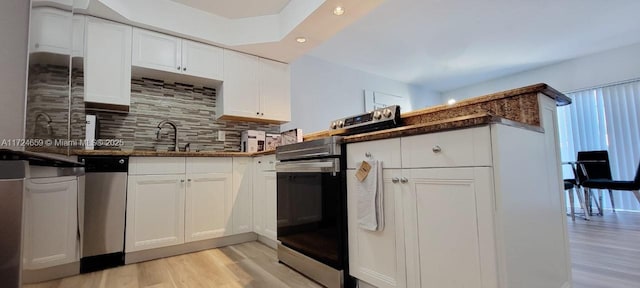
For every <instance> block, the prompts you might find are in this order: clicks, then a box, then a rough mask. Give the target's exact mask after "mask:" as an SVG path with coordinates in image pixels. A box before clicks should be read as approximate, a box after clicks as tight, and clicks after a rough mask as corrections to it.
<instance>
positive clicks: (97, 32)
mask: <svg viewBox="0 0 640 288" xmlns="http://www.w3.org/2000/svg"><path fill="white" fill-rule="evenodd" d="M85 28H86V29H85V58H84V85H85V86H84V92H85V95H84V97H85V98H84V101H85V102H87V104H88V105H90V104H91V103H95V104H104V105H107V106H106V107H107V108H110V109H118V110H122V109H123V107H126V110H128V106H129V104H130V101H131V26H127V25H122V24H118V23H115V22H111V21H107V20H102V19H98V18H94V17H87V21H86V27H85ZM114 105H115V106H117V108H116V107H114Z"/></svg>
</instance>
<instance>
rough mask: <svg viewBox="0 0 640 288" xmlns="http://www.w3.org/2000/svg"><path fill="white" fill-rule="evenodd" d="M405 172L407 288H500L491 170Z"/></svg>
mask: <svg viewBox="0 0 640 288" xmlns="http://www.w3.org/2000/svg"><path fill="white" fill-rule="evenodd" d="M402 173H403V176H404V177H406V179H408V182H407V183H404V184H401V185H402V186H403V190H404V191H403V194H404V195H405V196H406V197H405V199H404V205H403V206H404V213H405V235H406V251H407V254H406V257H407V264H406V269H407V287H484V288H490V287H497V275H496V274H495V266H496V258H495V256H494V255H495V245H494V243H495V242H494V238H493V236H492V235H493V233H492V231H493V229H492V227H493V215H492V212H493V209H492V207H491V203H493V202H492V201H486V200H488V199H493V198H492V186H493V185H492V181H491V179H492V176H491V168H442V169H404V170H402Z"/></svg>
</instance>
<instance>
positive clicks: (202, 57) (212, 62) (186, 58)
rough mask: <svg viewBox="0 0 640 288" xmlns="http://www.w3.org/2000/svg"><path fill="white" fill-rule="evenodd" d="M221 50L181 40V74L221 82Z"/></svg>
mask: <svg viewBox="0 0 640 288" xmlns="http://www.w3.org/2000/svg"><path fill="white" fill-rule="evenodd" d="M222 51H223V49H222V48H219V47H215V46H211V45H206V44H202V43H198V42H193V41H189V40H182V72H183V73H184V74H187V75H192V76H197V77H202V78H207V79H216V80H223V75H222V68H223V67H222V63H223V60H222V53H223V52H222Z"/></svg>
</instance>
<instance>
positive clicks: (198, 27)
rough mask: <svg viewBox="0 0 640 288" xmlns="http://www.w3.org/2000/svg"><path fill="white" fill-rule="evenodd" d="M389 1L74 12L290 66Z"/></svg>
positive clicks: (200, 1) (157, 3) (115, 2)
mask: <svg viewBox="0 0 640 288" xmlns="http://www.w3.org/2000/svg"><path fill="white" fill-rule="evenodd" d="M43 1H53V0H43ZM56 1H58V0H56ZM384 1H385V0H366V1H362V0H233V1H232V0H135V1H131V0H75V1H74V12H78V13H80V14H87V15H92V16H97V17H101V18H104V19H109V20H113V21H117V22H121V23H124V24H129V25H132V26H135V27H140V28H144V29H149V30H153V31H157V32H161V33H166V34H170V35H174V36H178V37H181V38H185V39H191V40H194V41H199V42H202V43H207V44H212V45H216V46H220V47H224V48H229V49H233V50H237V51H242V52H246V53H249V54H253V55H257V56H262V57H265V58H269V59H274V60H277V61H281V62H285V63H290V62H292V61H294V60H295V59H297V58H298V57H300V56H302V55H304V54H306V53H308V52H309V51H310V50H311V49H313V48H314V47H316V46H317V45H319V44H320V43H323V42H324V41H326V40H327V39H329V38H331V37H332V36H334V35H335V34H336V33H337V32H338V31H340V30H342V29H344V28H345V27H347V26H349V25H351V24H352V23H354V22H355V21H357V20H358V19H360V18H361V17H363V16H365V15H367V14H368V13H370V12H371V11H372V10H373V9H374V8H376V7H377V6H378V5H380V4H381V3H383V2H384ZM76 3H79V4H77V5H76ZM337 6H341V7H343V8H344V9H345V11H346V12H345V13H344V15H342V16H336V15H334V14H333V13H332V12H333V10H334V9H335V7H337ZM238 17H239V18H238ZM299 37H304V38H305V39H306V42H304V43H298V42H297V39H298V38H299Z"/></svg>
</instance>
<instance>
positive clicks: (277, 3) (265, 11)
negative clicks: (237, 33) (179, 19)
mask: <svg viewBox="0 0 640 288" xmlns="http://www.w3.org/2000/svg"><path fill="white" fill-rule="evenodd" d="M171 1H173V2H177V3H180V4H183V5H186V6H189V7H191V8H195V9H198V10H202V11H205V12H208V13H211V14H216V15H218V16H221V17H225V18H229V19H236V18H247V17H255V16H264V15H271V14H278V13H280V11H282V9H283V8H284V7H285V6H287V4H288V3H289V1H290V0H233V1H229V0H171Z"/></svg>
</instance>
